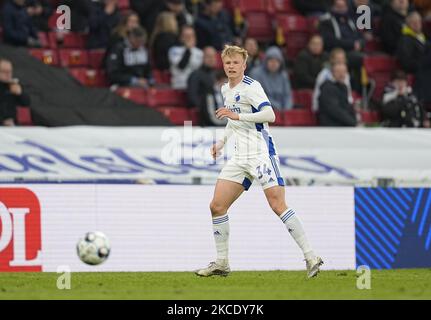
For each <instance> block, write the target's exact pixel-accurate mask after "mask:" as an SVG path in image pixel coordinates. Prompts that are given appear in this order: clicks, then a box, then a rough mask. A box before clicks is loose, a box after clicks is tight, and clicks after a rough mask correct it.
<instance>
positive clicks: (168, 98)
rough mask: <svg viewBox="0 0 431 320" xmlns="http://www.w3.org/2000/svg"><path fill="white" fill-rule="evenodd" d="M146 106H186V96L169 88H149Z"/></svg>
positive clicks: (182, 92)
mask: <svg viewBox="0 0 431 320" xmlns="http://www.w3.org/2000/svg"><path fill="white" fill-rule="evenodd" d="M147 98H148V100H147V103H148V106H150V107H165V106H186V105H187V96H186V93H185V92H184V91H180V90H174V89H170V88H151V89H149V90H148V97H147Z"/></svg>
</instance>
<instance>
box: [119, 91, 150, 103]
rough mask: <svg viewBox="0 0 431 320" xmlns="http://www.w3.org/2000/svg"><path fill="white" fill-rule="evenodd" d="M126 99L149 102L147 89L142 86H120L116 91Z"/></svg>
mask: <svg viewBox="0 0 431 320" xmlns="http://www.w3.org/2000/svg"><path fill="white" fill-rule="evenodd" d="M115 93H116V94H118V95H119V96H121V97H123V98H124V99H127V100H131V101H133V102H135V103H137V104H147V91H146V90H145V89H142V88H133V87H120V88H118V89H117V90H116V91H115Z"/></svg>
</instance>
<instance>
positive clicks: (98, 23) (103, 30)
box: [87, 0, 120, 49]
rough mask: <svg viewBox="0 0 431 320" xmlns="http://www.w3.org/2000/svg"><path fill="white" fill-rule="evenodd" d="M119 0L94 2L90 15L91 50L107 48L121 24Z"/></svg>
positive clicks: (89, 45) (89, 44) (89, 43)
mask: <svg viewBox="0 0 431 320" xmlns="http://www.w3.org/2000/svg"><path fill="white" fill-rule="evenodd" d="M117 5H118V0H102V1H100V2H93V4H92V9H91V15H90V21H89V26H90V35H89V38H88V44H87V45H88V47H89V48H90V49H98V48H107V47H108V46H109V40H110V37H111V34H112V31H113V30H114V28H115V27H116V26H117V25H118V24H119V23H120V11H119V10H118V7H117Z"/></svg>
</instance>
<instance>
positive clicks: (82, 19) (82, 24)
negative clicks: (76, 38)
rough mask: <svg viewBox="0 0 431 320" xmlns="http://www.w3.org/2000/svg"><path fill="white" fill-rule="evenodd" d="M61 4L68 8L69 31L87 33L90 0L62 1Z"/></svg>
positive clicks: (90, 6)
mask: <svg viewBox="0 0 431 320" xmlns="http://www.w3.org/2000/svg"><path fill="white" fill-rule="evenodd" d="M63 3H64V4H65V5H67V6H68V7H69V8H70V15H71V24H72V25H71V31H73V32H88V30H89V28H90V26H89V19H90V15H91V8H92V0H63Z"/></svg>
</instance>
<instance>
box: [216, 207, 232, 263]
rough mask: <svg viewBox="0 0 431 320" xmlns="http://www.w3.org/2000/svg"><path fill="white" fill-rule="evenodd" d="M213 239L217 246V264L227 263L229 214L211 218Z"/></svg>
mask: <svg viewBox="0 0 431 320" xmlns="http://www.w3.org/2000/svg"><path fill="white" fill-rule="evenodd" d="M213 231H214V240H215V244H216V248H217V260H216V262H217V263H218V264H222V265H226V264H228V251H229V216H228V214H227V213H226V214H225V215H223V216H221V217H216V218H213Z"/></svg>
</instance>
